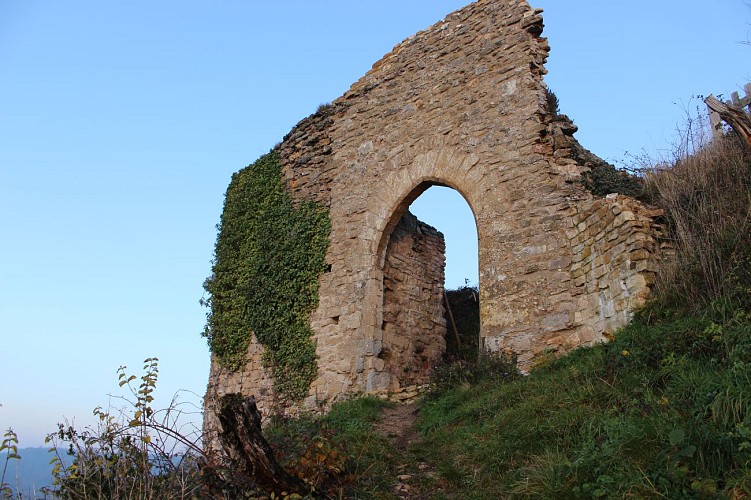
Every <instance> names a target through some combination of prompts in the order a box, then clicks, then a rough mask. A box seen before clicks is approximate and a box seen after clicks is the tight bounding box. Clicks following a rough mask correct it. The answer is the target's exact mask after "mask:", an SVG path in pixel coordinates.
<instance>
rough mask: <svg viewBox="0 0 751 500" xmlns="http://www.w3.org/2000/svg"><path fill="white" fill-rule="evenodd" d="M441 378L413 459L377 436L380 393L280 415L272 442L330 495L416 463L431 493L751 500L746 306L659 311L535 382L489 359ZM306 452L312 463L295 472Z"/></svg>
mask: <svg viewBox="0 0 751 500" xmlns="http://www.w3.org/2000/svg"><path fill="white" fill-rule="evenodd" d="M436 380H437V382H438V384H437V386H436V387H437V389H436V390H434V391H433V392H431V393H430V394H428V395H427V396H426V397H425V399H424V400H423V402H422V404H421V412H420V417H419V419H418V421H417V427H418V430H419V432H420V433H421V435H422V441H421V442H419V443H418V444H416V445H414V446H413V447H412V448H411V449H409V450H408V451H407V452H404V451H403V450H396V449H394V448H393V446H392V444H391V442H390V441H389V440H388V439H387V438H386V437H385V436H383V435H382V434H380V433H378V432H376V431H375V430H374V428H373V423H374V422H376V421H377V420H378V419H379V418H380V412H381V411H382V409H383V408H384V406H385V405H387V403H384V402H382V401H380V400H377V399H373V398H361V399H355V400H352V401H348V402H345V403H339V404H337V405H335V406H334V407H333V408H332V410H331V411H330V412H329V413H328V414H327V415H326V416H317V417H306V418H301V419H294V420H285V421H278V422H277V423H276V425H273V426H272V427H271V430H270V436H271V441H272V444H273V445H274V446H275V448H276V449H277V450H278V452H279V454H280V457H281V459H282V461H283V462H284V463H285V466H287V467H288V468H292V469H293V470H298V471H302V473H303V474H304V476H305V477H307V478H311V479H312V480H314V482H315V483H316V485H317V486H316V491H317V492H319V493H320V492H323V493H325V494H326V495H328V496H329V497H333V498H393V497H394V485H395V480H396V477H397V476H398V475H399V474H402V473H403V471H404V470H405V467H406V470H407V472H409V473H410V474H415V470H416V469H415V468H414V467H412V465H414V464H416V463H421V462H424V463H428V464H430V465H431V466H432V469H434V470H435V472H436V474H435V475H434V476H433V477H429V478H428V477H424V478H420V477H416V478H415V479H414V480H413V481H415V483H414V484H420V488H421V490H420V491H421V492H429V491H432V490H431V488H432V487H433V486H435V487H436V489H437V488H438V486H437V485H440V488H441V490H442V491H441V493H440V495H439V494H437V493H436V495H437V496H435V498H468V499H469V498H472V499H474V498H477V499H481V498H748V497H749V496H750V495H751V312H749V311H747V310H744V309H743V308H741V307H734V306H733V305H732V304H729V303H715V304H713V306H712V307H711V308H709V309H707V310H705V311H702V312H700V313H696V314H691V315H687V314H686V313H675V312H671V310H667V309H660V308H659V307H657V306H652V307H650V308H648V309H646V310H644V311H642V312H641V313H640V314H639V315H638V316H637V318H636V319H635V320H634V321H633V322H632V324H631V325H629V326H628V327H626V328H625V329H623V330H621V331H620V332H619V333H618V335H617V336H616V338H615V339H614V340H613V341H612V342H610V343H609V344H603V345H599V346H596V347H592V348H582V349H577V350H575V351H573V352H571V353H570V354H568V355H566V356H564V357H561V358H560V359H557V360H553V361H551V362H549V363H547V364H545V365H543V366H540V367H538V368H536V369H535V370H534V371H533V372H532V373H531V374H530V375H529V376H526V377H525V376H521V375H519V374H518V373H516V372H514V370H513V360H511V359H505V358H487V357H485V358H483V357H481V358H480V360H479V361H478V362H477V363H475V364H468V363H466V362H462V364H460V365H458V366H454V367H451V368H447V369H444V371H439V372H438V373H437V375H436ZM311 449H314V450H316V455H314V456H318V459H314V460H313V462H314V463H313V464H312V466H308V467H307V468H305V467H302V468H301V467H300V466H299V464H300V462H301V458H300V457H305V456H307V457H308V458H310V456H311V455H310V452H309V450H311ZM318 450H323V451H322V452H321V453H319V452H318ZM332 450H335V452H334V453H333V454H332V452H331V451H332ZM332 457H333V458H332ZM332 465H333V466H334V469H335V470H333V471H332V470H329V468H330V466H332ZM416 474H418V475H419V473H416Z"/></svg>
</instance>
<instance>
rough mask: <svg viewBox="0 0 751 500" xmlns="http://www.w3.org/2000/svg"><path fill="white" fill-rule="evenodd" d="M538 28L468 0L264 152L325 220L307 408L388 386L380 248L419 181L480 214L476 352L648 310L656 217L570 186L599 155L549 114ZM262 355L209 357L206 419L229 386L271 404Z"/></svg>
mask: <svg viewBox="0 0 751 500" xmlns="http://www.w3.org/2000/svg"><path fill="white" fill-rule="evenodd" d="M542 26H543V25H542V18H541V17H540V11H538V10H534V9H532V8H531V7H530V6H529V5H528V3H527V2H526V1H523V0H520V1H514V2H508V1H505V0H488V1H483V2H475V3H473V4H471V5H469V6H467V7H465V8H464V9H461V10H459V11H457V12H455V13H453V14H451V15H449V16H448V17H447V18H446V19H444V20H443V21H441V22H439V23H437V24H436V25H434V26H432V27H430V28H428V29H427V30H425V31H421V32H420V33H417V34H416V35H414V36H413V37H410V38H409V39H407V40H405V41H404V42H402V43H400V44H399V45H397V46H396V47H395V48H394V50H393V51H392V52H391V53H389V54H387V55H386V56H385V57H384V58H383V59H382V60H380V61H379V62H377V63H376V64H375V65H374V66H373V69H372V70H371V71H370V72H368V74H366V75H365V76H364V77H363V78H362V79H360V80H359V81H358V82H356V83H355V84H354V85H352V87H351V88H350V89H349V91H347V92H346V93H345V94H344V95H343V96H342V97H340V98H339V99H336V100H335V101H334V102H333V103H332V104H331V105H328V106H323V107H321V108H320V109H319V110H318V111H317V112H316V113H315V114H313V115H311V116H310V117H308V118H306V119H305V120H303V121H301V122H300V123H299V124H298V125H297V126H295V128H294V129H293V130H292V131H291V132H290V133H289V134H288V135H287V136H286V137H285V138H284V140H283V141H282V142H281V143H280V144H279V145H278V146H277V147H276V148H275V152H276V154H277V155H278V157H279V159H280V161H281V162H282V165H283V168H282V174H283V180H284V184H285V187H286V190H287V192H288V193H289V195H290V196H291V197H292V199H293V200H298V201H301V200H310V201H314V202H316V203H317V204H318V205H320V206H323V207H327V208H328V210H329V216H330V219H331V232H330V234H329V241H330V244H329V248H328V250H327V253H326V262H327V263H328V272H326V273H324V274H323V275H322V276H321V277H320V280H319V285H320V287H319V303H318V307H317V309H316V310H315V312H314V313H313V314H312V315H311V318H310V325H311V328H312V331H313V333H314V340H315V342H316V356H317V362H318V377H317V378H316V379H315V380H314V381H313V383H312V384H311V386H310V391H309V395H308V397H307V398H306V399H305V401H304V402H303V404H304V405H306V406H308V407H317V406H320V405H324V406H325V405H327V404H328V403H330V402H331V401H333V400H335V399H337V398H339V397H342V396H344V395H346V394H350V393H358V392H367V391H383V390H388V389H389V388H390V387H391V385H390V384H391V382H390V380H389V379H388V378H387V377H379V376H378V373H382V372H383V366H382V363H379V361H378V360H379V359H380V358H379V357H378V356H379V355H381V353H382V347H383V345H382V340H381V336H382V333H381V332H382V325H383V304H384V298H383V283H384V276H383V266H384V259H385V255H386V248H387V245H388V239H389V235H391V234H392V231H393V229H394V228H395V227H396V226H397V224H398V222H399V220H400V219H401V216H402V214H403V212H404V211H405V210H406V207H407V206H408V205H409V203H411V201H412V200H413V199H414V198H416V197H417V195H419V194H420V192H422V191H421V190H424V189H426V188H427V187H428V186H429V185H431V184H440V185H446V186H449V187H452V188H454V189H456V190H457V191H459V192H460V193H461V194H462V196H463V197H464V198H465V199H466V200H467V203H468V204H469V206H470V207H471V209H472V211H473V213H474V215H475V221H476V224H477V230H478V240H479V264H480V284H479V285H480V293H481V296H482V304H481V323H482V329H481V337H482V344H483V347H484V348H487V349H490V350H495V351H498V350H511V351H513V352H514V353H516V355H517V356H518V359H519V361H520V364H521V365H522V367H526V366H529V364H530V362H531V360H532V359H533V357H534V356H535V355H536V354H538V353H540V352H549V351H552V352H556V353H561V352H565V351H566V350H569V349H571V348H573V347H576V346H579V345H590V344H592V343H594V342H598V341H602V340H604V339H605V336H606V335H607V334H608V332H613V331H614V330H615V329H616V328H617V327H619V326H621V325H623V324H625V323H626V322H627V321H628V320H629V318H630V314H631V311H633V310H634V308H636V307H638V306H639V305H641V304H643V302H644V300H645V297H646V296H647V295H648V293H649V285H650V283H651V278H652V274H653V272H654V266H655V264H654V262H655V258H656V255H657V252H658V250H659V244H658V242H657V235H658V230H657V226H656V225H655V222H654V215H655V213H654V212H653V211H651V210H650V209H648V208H647V207H644V206H643V205H641V204H640V203H638V202H636V201H635V200H632V199H629V198H626V197H623V196H608V197H607V198H597V197H595V196H593V195H592V194H591V193H589V192H587V191H585V190H584V189H583V188H582V187H581V185H580V184H579V183H578V182H577V180H578V179H579V178H580V176H581V174H582V172H584V171H586V170H587V169H588V168H589V167H588V163H587V162H589V161H597V159H596V157H594V156H593V155H591V154H590V153H588V152H586V150H584V149H583V148H581V146H579V145H578V143H577V142H576V141H575V139H574V138H573V133H574V132H575V131H576V127H575V126H573V124H572V123H571V122H570V121H569V120H568V119H567V118H566V117H563V116H557V115H555V114H550V113H548V111H547V109H546V102H547V100H546V87H545V84H544V82H543V81H542V77H543V75H544V74H545V69H544V66H543V65H544V62H545V60H546V58H547V54H548V50H549V47H548V44H547V41H546V39H544V38H541V36H540V35H541V33H542ZM262 353H263V348H262V346H260V345H259V344H258V343H257V342H255V341H253V342H251V345H250V347H249V350H248V359H249V362H248V365H247V367H246V368H245V369H241V370H238V371H235V372H232V371H230V370H228V369H226V368H224V367H222V366H220V365H219V364H218V363H217V361H216V360H213V361H212V372H211V375H210V381H209V389H208V393H207V403H206V404H207V415H209V414H211V413H212V412H211V411H210V408H211V405H212V401H215V400H216V399H217V398H218V397H219V396H221V395H222V394H224V393H226V392H240V393H244V394H253V393H256V394H257V393H260V391H261V390H263V391H265V393H266V395H267V397H266V398H265V399H266V401H268V400H273V395H274V391H273V387H272V384H271V382H270V380H271V379H270V374H269V373H268V372H267V371H265V370H264V368H263V366H262V363H261V362H260V359H261V356H262ZM264 404H266V403H265V402H264V400H262V401H261V402H260V404H259V406H260V407H261V408H262V410H263V409H264V408H263V406H264ZM285 404H287V405H288V406H287V407H288V408H289V407H290V406H289V405H290V404H291V403H290V402H286V403H285ZM293 406H294V405H293ZM210 418H211V417H207V419H210ZM211 426H212V424H211V422H210V421H209V420H207V427H209V428H210V427H211Z"/></svg>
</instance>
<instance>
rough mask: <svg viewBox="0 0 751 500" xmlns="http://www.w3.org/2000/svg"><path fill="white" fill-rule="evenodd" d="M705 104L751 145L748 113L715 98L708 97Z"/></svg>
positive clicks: (750, 120) (750, 119)
mask: <svg viewBox="0 0 751 500" xmlns="http://www.w3.org/2000/svg"><path fill="white" fill-rule="evenodd" d="M704 102H705V103H706V104H707V107H708V108H709V109H711V110H712V111H714V112H715V113H717V114H719V115H720V118H722V119H723V120H725V122H726V123H727V124H728V125H730V126H731V127H733V130H735V131H736V132H738V134H740V136H741V137H743V138H744V139H745V140H746V142H748V144H749V145H751V116H750V115H748V113H746V112H744V111H743V109H741V108H739V107H737V106H731V105H728V104H725V103H724V102H722V101H720V100H718V99H717V98H716V97H714V96H709V97H707V98H706V99H705V100H704Z"/></svg>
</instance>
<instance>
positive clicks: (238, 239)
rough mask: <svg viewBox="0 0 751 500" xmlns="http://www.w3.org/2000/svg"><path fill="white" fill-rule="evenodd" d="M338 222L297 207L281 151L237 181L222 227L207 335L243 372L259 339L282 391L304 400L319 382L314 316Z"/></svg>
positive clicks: (308, 206) (209, 287) (209, 286)
mask: <svg viewBox="0 0 751 500" xmlns="http://www.w3.org/2000/svg"><path fill="white" fill-rule="evenodd" d="M330 228H331V223H330V221H329V217H328V211H327V210H326V209H324V208H321V207H319V206H318V205H316V204H315V203H313V202H310V201H303V202H302V203H299V204H297V205H293V203H292V200H291V199H290V197H289V194H288V193H287V192H286V190H285V187H284V184H283V183H282V179H281V163H280V162H279V158H278V157H277V156H276V154H275V153H274V152H271V153H269V154H267V155H265V156H262V157H261V158H259V159H258V160H257V161H256V162H255V163H254V164H253V165H250V166H248V167H246V168H244V169H242V170H240V171H239V172H237V173H235V174H233V176H232V181H231V182H230V185H229V187H228V188H227V194H226V197H225V201H224V212H223V213H222V217H221V222H220V224H219V226H218V229H219V235H218V237H217V241H216V247H215V255H214V265H213V268H212V275H211V276H210V277H209V278H207V279H206V281H205V282H204V288H205V290H206V292H207V293H208V299H206V300H204V301H203V303H204V304H205V305H207V306H208V307H209V312H208V313H207V315H206V316H207V321H206V327H205V328H204V332H203V335H204V336H205V337H206V338H207V339H208V342H209V346H210V348H211V350H212V352H213V353H214V354H215V355H216V357H217V358H218V360H219V362H220V363H221V364H223V365H224V366H226V367H228V368H230V369H232V370H238V369H240V368H241V367H242V366H244V365H245V363H246V362H247V360H246V353H247V350H248V345H249V343H250V340H251V335H252V333H251V332H253V333H255V335H256V338H257V339H258V341H259V342H260V343H261V344H262V345H263V346H264V347H265V351H264V364H265V365H266V366H267V367H269V368H271V370H272V373H273V376H274V386H275V388H276V389H277V390H278V391H279V392H280V393H281V394H284V395H285V396H287V397H290V398H292V399H301V398H303V397H304V396H305V395H306V394H307V392H308V388H309V387H310V383H311V382H312V381H313V379H314V378H315V376H316V372H317V365H316V357H315V343H314V342H313V340H312V338H311V337H312V330H311V328H310V322H309V317H310V313H311V312H312V311H313V310H314V309H315V307H316V306H317V304H318V278H319V277H320V275H321V273H322V272H323V271H324V269H325V260H324V257H325V253H326V249H327V248H328V244H329V242H328V235H329V231H330Z"/></svg>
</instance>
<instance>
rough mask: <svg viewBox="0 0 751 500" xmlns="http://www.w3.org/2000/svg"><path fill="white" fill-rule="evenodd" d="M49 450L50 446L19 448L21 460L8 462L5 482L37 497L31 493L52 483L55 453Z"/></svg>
mask: <svg viewBox="0 0 751 500" xmlns="http://www.w3.org/2000/svg"><path fill="white" fill-rule="evenodd" d="M47 450H48V448H45V447H38V448H19V449H18V454H19V455H20V456H21V460H10V461H9V462H8V470H7V471H6V473H5V482H7V483H8V484H10V485H11V487H12V488H13V489H14V490H15V491H17V492H20V493H23V494H24V495H27V494H28V495H29V496H30V497H31V498H35V496H34V495H33V494H31V493H33V492H39V490H40V489H41V488H43V487H45V486H50V485H52V464H50V460H51V459H52V457H53V454H52V453H50V452H49V451H47ZM62 458H63V460H65V458H66V456H65V455H63V457H62ZM66 462H67V461H66Z"/></svg>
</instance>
